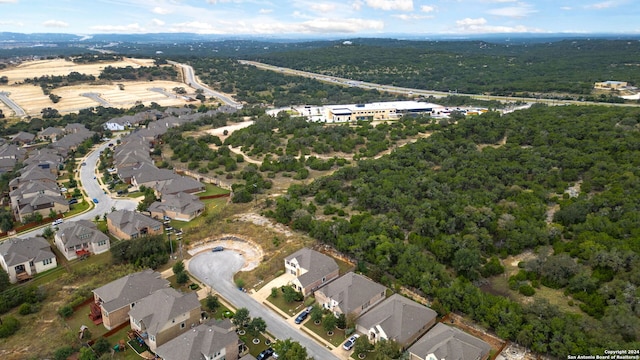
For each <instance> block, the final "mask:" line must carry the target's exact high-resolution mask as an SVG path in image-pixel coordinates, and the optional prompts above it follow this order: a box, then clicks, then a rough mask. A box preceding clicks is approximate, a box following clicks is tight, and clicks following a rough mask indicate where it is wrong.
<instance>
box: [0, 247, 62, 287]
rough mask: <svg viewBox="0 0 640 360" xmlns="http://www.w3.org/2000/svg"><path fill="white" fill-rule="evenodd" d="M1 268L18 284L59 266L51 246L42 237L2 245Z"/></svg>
mask: <svg viewBox="0 0 640 360" xmlns="http://www.w3.org/2000/svg"><path fill="white" fill-rule="evenodd" d="M0 266H2V268H3V269H4V271H6V272H7V273H8V274H9V281H11V282H12V283H16V282H18V281H24V280H29V279H31V278H32V277H33V276H34V275H35V274H37V273H41V272H43V271H47V270H50V269H53V268H55V267H56V266H58V262H57V261H56V256H55V254H54V253H53V252H52V251H51V246H49V243H48V242H47V240H45V239H44V238H42V237H32V238H27V239H8V240H5V241H3V242H1V243H0Z"/></svg>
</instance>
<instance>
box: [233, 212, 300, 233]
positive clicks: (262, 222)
mask: <svg viewBox="0 0 640 360" xmlns="http://www.w3.org/2000/svg"><path fill="white" fill-rule="evenodd" d="M237 219H238V220H240V221H246V222H250V223H253V224H255V225H258V226H265V227H268V228H270V229H272V230H274V231H276V232H279V233H281V234H283V235H284V236H286V237H290V236H291V235H293V233H292V232H291V231H290V230H289V228H287V227H286V226H284V225H282V224H274V223H273V222H272V221H271V220H270V219H268V218H266V217H264V216H262V215H258V214H255V213H246V214H240V215H238V217H237Z"/></svg>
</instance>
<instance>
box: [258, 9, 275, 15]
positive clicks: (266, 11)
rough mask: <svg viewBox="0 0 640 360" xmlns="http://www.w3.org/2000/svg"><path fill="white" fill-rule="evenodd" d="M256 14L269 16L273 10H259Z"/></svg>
mask: <svg viewBox="0 0 640 360" xmlns="http://www.w3.org/2000/svg"><path fill="white" fill-rule="evenodd" d="M258 12H259V13H260V14H270V13H272V12H273V9H260V10H259V11H258Z"/></svg>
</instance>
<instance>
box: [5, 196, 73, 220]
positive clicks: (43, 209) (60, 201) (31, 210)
mask: <svg viewBox="0 0 640 360" xmlns="http://www.w3.org/2000/svg"><path fill="white" fill-rule="evenodd" d="M11 207H12V208H13V215H14V216H15V218H16V219H17V220H19V221H21V222H27V221H28V219H29V216H30V215H33V214H35V213H39V214H40V215H42V217H43V218H46V217H49V214H51V212H54V213H56V214H62V213H65V212H68V211H69V202H68V201H67V199H65V198H64V197H63V196H62V195H60V194H57V195H55V196H50V195H46V194H40V193H39V194H35V195H34V196H32V197H29V198H22V199H19V200H18V201H17V202H16V203H12V204H11Z"/></svg>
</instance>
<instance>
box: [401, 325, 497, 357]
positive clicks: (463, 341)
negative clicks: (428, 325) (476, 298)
mask: <svg viewBox="0 0 640 360" xmlns="http://www.w3.org/2000/svg"><path fill="white" fill-rule="evenodd" d="M490 351H491V346H490V345H489V344H487V343H486V342H484V341H482V340H480V339H478V338H477V337H475V336H472V335H469V334H467V333H466V332H464V331H462V330H459V329H457V328H454V327H452V326H448V325H445V324H443V323H437V324H436V326H434V327H433V328H432V329H431V330H429V332H427V333H426V334H425V335H424V336H423V337H422V338H420V340H418V341H417V342H416V343H415V344H413V345H412V346H411V347H410V348H409V350H408V352H409V359H410V360H443V359H444V360H484V359H486V358H487V357H488V356H489V352H490Z"/></svg>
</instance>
